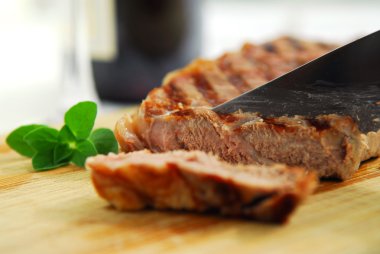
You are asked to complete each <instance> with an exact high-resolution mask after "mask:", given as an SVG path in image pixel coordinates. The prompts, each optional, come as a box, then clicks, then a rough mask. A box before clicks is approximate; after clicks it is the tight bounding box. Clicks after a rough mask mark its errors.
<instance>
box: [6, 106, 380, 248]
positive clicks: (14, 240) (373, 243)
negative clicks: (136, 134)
mask: <svg viewBox="0 0 380 254" xmlns="http://www.w3.org/2000/svg"><path fill="white" fill-rule="evenodd" d="M128 110H129V109H126V110H125V111H122V112H118V113H115V114H112V115H107V116H103V117H102V118H101V119H100V120H99V122H98V123H97V125H98V126H103V127H111V128H112V127H113V125H114V123H115V121H116V120H117V119H118V118H119V117H120V116H121V115H122V114H123V113H125V112H126V111H128ZM0 215H1V216H0V225H1V226H0V253H39V254H41V253H78V254H81V253H92V254H97V253H99V254H100V253H101V254H103V253H104V254H105V253H135V254H138V253H197V254H198V253H236V254H237V253H352V254H357V253H380V159H374V160H370V161H368V162H366V163H363V165H362V166H361V168H360V170H359V171H358V172H357V173H356V174H355V176H354V177H353V178H352V179H351V180H348V181H345V182H333V181H329V182H322V183H321V185H320V187H319V189H318V191H317V193H316V194H314V195H313V196H311V197H310V198H309V199H308V200H307V201H306V202H305V203H304V204H303V205H301V207H300V208H299V209H298V210H297V211H296V213H295V214H294V215H293V217H292V218H291V220H290V221H289V223H288V224H286V225H271V224H262V223H258V222H254V221H247V220H238V219H227V218H222V217H219V216H216V215H212V214H206V215H202V214H192V213H185V212H169V211H167V212H166V211H152V210H147V211H142V212H129V213H128V212H124V213H123V212H118V211H116V210H114V209H112V208H111V207H110V206H109V205H108V204H107V203H106V202H105V201H104V200H102V199H100V198H99V197H98V196H97V195H96V193H95V191H94V189H93V187H92V184H91V182H90V179H89V173H88V171H86V170H84V169H81V168H78V167H75V166H68V167H65V168H61V169H58V170H53V171H46V172H39V173H36V172H34V171H33V170H32V168H31V161H30V160H29V159H25V158H22V157H21V156H19V155H17V154H16V153H14V152H13V151H11V150H10V149H9V148H8V147H7V146H6V145H5V143H4V138H0Z"/></svg>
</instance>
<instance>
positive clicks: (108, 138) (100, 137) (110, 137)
mask: <svg viewBox="0 0 380 254" xmlns="http://www.w3.org/2000/svg"><path fill="white" fill-rule="evenodd" d="M90 140H91V142H92V143H93V144H94V145H95V147H96V150H97V151H98V153H100V154H108V153H110V152H113V153H117V152H118V151H119V145H118V143H117V141H116V138H115V135H114V134H113V131H111V130H110V129H106V128H99V129H96V130H94V131H93V132H92V133H91V136H90Z"/></svg>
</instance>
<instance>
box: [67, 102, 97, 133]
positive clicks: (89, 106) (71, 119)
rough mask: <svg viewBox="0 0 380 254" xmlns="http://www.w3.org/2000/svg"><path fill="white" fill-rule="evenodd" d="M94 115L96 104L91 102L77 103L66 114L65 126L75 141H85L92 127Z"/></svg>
mask: <svg viewBox="0 0 380 254" xmlns="http://www.w3.org/2000/svg"><path fill="white" fill-rule="evenodd" d="M96 113H97V106H96V103H94V102H91V101H84V102H79V103H78V104H76V105H74V106H73V107H71V108H70V109H69V110H68V111H67V112H66V114H65V124H66V125H67V126H68V128H69V129H70V130H71V132H72V133H73V134H74V136H75V137H76V138H77V139H79V140H82V139H86V138H87V137H88V136H89V135H90V133H91V130H92V128H93V127H94V123H95V118H96Z"/></svg>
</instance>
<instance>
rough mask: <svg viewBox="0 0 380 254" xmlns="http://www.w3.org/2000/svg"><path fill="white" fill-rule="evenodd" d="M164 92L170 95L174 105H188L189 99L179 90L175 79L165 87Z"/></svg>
mask: <svg viewBox="0 0 380 254" xmlns="http://www.w3.org/2000/svg"><path fill="white" fill-rule="evenodd" d="M163 89H164V91H165V92H166V94H167V95H168V97H169V98H170V99H171V100H172V101H173V102H174V103H183V104H184V105H188V102H187V99H188V98H187V97H186V96H185V94H184V93H183V91H181V90H180V89H179V88H177V86H176V84H175V79H173V80H172V81H171V82H170V83H169V84H167V85H166V86H164V87H163Z"/></svg>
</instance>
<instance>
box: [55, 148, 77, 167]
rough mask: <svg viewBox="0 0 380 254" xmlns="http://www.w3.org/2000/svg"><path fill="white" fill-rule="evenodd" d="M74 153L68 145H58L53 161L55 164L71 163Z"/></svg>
mask: <svg viewBox="0 0 380 254" xmlns="http://www.w3.org/2000/svg"><path fill="white" fill-rule="evenodd" d="M73 153H74V151H73V150H72V149H70V147H69V145H68V144H57V145H56V146H55V147H54V153H53V161H54V163H62V162H69V161H70V159H71V157H72V155H73Z"/></svg>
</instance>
